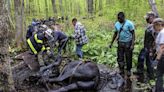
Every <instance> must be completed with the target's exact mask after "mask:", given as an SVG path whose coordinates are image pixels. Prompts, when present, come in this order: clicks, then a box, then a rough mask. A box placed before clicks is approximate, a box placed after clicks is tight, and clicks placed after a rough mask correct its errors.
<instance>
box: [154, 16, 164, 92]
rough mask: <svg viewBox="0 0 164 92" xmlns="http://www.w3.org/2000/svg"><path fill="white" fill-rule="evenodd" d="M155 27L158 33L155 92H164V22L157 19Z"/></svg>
mask: <svg viewBox="0 0 164 92" xmlns="http://www.w3.org/2000/svg"><path fill="white" fill-rule="evenodd" d="M153 27H154V29H155V31H156V32H158V35H157V38H156V53H157V57H156V61H157V62H158V65H157V80H156V90H155V92H163V91H164V90H163V74H164V20H163V19H161V18H156V19H155V20H154V21H153Z"/></svg>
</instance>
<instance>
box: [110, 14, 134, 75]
mask: <svg viewBox="0 0 164 92" xmlns="http://www.w3.org/2000/svg"><path fill="white" fill-rule="evenodd" d="M117 18H118V22H116V23H115V32H114V35H113V39H112V41H111V44H110V46H109V47H110V48H111V47H112V44H113V42H114V40H115V39H116V37H117V40H118V48H117V62H118V65H119V69H120V74H121V75H122V76H124V73H125V72H124V66H125V61H126V70H127V76H128V77H130V75H131V68H132V55H133V49H134V41H135V32H134V30H135V28H134V24H133V23H132V22H131V21H130V20H127V19H125V14H124V13H123V12H119V13H118V15H117ZM124 58H125V59H124Z"/></svg>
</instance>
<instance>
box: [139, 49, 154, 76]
mask: <svg viewBox="0 0 164 92" xmlns="http://www.w3.org/2000/svg"><path fill="white" fill-rule="evenodd" d="M149 54H150V53H149V51H148V50H147V49H145V48H143V49H142V50H141V52H140V54H139V56H138V64H137V72H138V76H139V77H140V78H141V79H144V61H146V62H145V63H146V67H147V75H148V78H149V79H153V77H154V76H153V67H152V64H151V62H152V61H151V60H152V59H151V58H150V55H149Z"/></svg>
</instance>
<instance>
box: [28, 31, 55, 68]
mask: <svg viewBox="0 0 164 92" xmlns="http://www.w3.org/2000/svg"><path fill="white" fill-rule="evenodd" d="M51 34H52V30H50V29H47V30H46V31H44V32H42V33H35V34H34V35H32V36H31V37H30V38H28V39H27V44H28V47H29V48H30V51H31V53H30V54H32V55H35V57H37V61H39V65H40V66H43V65H44V62H43V60H41V59H40V58H39V56H40V57H41V55H40V54H43V53H45V52H46V53H48V54H51V53H50V50H49V49H50V47H49V46H46V44H47V42H48V39H50V38H52V35H51Z"/></svg>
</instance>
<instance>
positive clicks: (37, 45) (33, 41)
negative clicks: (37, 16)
mask: <svg viewBox="0 0 164 92" xmlns="http://www.w3.org/2000/svg"><path fill="white" fill-rule="evenodd" d="M45 39H46V38H45V36H44V34H43V33H42V34H34V35H33V36H32V37H30V38H29V39H27V44H28V45H29V47H30V49H31V51H32V52H33V54H35V55H36V54H38V52H40V51H45V50H46V47H45V46H44V40H45Z"/></svg>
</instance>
